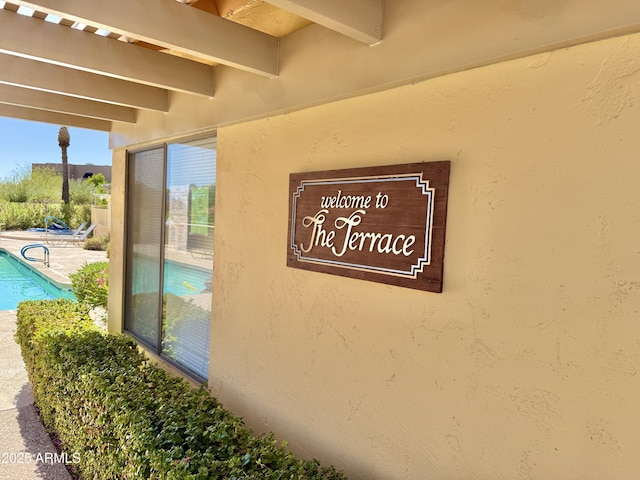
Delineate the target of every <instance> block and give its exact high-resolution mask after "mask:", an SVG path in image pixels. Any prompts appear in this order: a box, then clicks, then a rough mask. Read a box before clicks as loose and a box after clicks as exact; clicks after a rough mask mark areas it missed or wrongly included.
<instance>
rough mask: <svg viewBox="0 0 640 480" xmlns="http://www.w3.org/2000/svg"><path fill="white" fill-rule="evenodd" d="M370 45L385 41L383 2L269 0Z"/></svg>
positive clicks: (362, 0) (361, 0)
mask: <svg viewBox="0 0 640 480" xmlns="http://www.w3.org/2000/svg"><path fill="white" fill-rule="evenodd" d="M266 1H267V2H268V3H270V4H272V5H274V6H276V7H278V8H282V9H283V10H287V11H289V12H291V13H294V14H296V15H298V16H300V17H303V18H306V19H307V20H311V21H312V22H315V23H317V24H319V25H322V26H324V27H327V28H329V29H331V30H334V31H336V32H339V33H341V34H343V35H346V36H348V37H351V38H353V39H355V40H358V41H360V42H363V43H366V44H367V45H374V44H376V43H379V42H380V41H381V40H382V21H383V18H382V17H383V5H382V0H266Z"/></svg>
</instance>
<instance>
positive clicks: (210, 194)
mask: <svg viewBox="0 0 640 480" xmlns="http://www.w3.org/2000/svg"><path fill="white" fill-rule="evenodd" d="M215 192H216V141H215V138H214V139H211V138H208V139H202V140H196V141H191V142H185V143H179V144H171V145H169V146H168V148H167V195H166V202H167V205H166V230H165V250H164V252H165V258H164V289H163V292H164V302H165V303H164V318H163V344H162V353H163V355H165V356H167V357H169V358H170V359H172V360H173V361H174V362H176V363H178V364H180V365H182V366H183V367H185V368H187V369H188V370H190V371H192V372H193V373H195V374H196V375H197V376H199V377H201V378H203V379H206V378H207V376H208V365H209V328H210V320H211V300H212V298H211V281H212V277H213V232H214V219H215V215H214V209H215Z"/></svg>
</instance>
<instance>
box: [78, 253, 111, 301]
mask: <svg viewBox="0 0 640 480" xmlns="http://www.w3.org/2000/svg"><path fill="white" fill-rule="evenodd" d="M69 279H70V280H71V290H72V291H73V294H74V295H75V296H76V298H77V299H78V301H79V302H82V303H86V304H88V305H91V306H92V307H103V308H107V300H108V298H109V263H108V262H93V263H86V264H85V265H83V266H82V267H81V268H79V269H78V271H76V272H75V273H72V274H70V275H69Z"/></svg>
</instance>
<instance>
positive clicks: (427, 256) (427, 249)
mask: <svg viewBox="0 0 640 480" xmlns="http://www.w3.org/2000/svg"><path fill="white" fill-rule="evenodd" d="M403 181H404V182H406V181H415V185H416V187H417V188H420V189H421V190H422V195H425V196H426V197H427V198H428V200H427V211H426V212H425V215H426V218H427V221H426V231H425V243H424V250H423V255H422V256H421V257H420V258H419V259H418V261H417V262H416V263H414V264H413V265H411V269H410V271H403V270H394V269H388V268H383V267H376V266H373V265H360V264H351V263H344V262H340V261H337V260H326V259H318V258H313V257H307V256H305V255H304V254H303V252H302V251H301V250H300V248H299V247H298V245H297V244H296V243H295V240H294V239H295V236H296V220H297V217H296V214H297V208H296V206H297V200H298V198H300V195H301V194H302V192H304V190H305V187H306V186H307V185H348V184H353V183H382V182H403ZM434 200H435V188H431V187H430V186H429V181H428V180H426V181H425V180H424V179H423V178H422V173H409V174H403V175H388V176H379V177H370V176H368V177H350V178H340V179H320V180H303V181H301V182H300V185H299V186H298V188H297V189H296V192H295V193H294V194H293V198H292V202H293V208H292V217H291V225H292V227H291V238H290V245H291V249H292V250H293V251H294V253H295V255H296V257H297V259H298V261H300V262H306V263H313V264H316V265H331V266H333V267H338V268H346V269H350V270H358V271H364V272H375V273H380V274H384V275H392V276H397V277H403V278H413V279H415V278H416V277H417V276H418V274H419V273H422V272H423V271H424V268H425V266H427V265H430V264H431V243H432V234H433V228H432V227H433V208H434Z"/></svg>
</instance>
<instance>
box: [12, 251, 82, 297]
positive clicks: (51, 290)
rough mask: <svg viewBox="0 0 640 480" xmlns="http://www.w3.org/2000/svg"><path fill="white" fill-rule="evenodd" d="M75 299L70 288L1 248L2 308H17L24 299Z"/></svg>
mask: <svg viewBox="0 0 640 480" xmlns="http://www.w3.org/2000/svg"><path fill="white" fill-rule="evenodd" d="M54 298H70V299H74V298H75V297H74V295H73V293H72V292H71V290H69V289H62V288H59V287H58V286H56V285H54V284H53V283H51V282H50V281H48V280H47V279H46V278H44V277H43V276H41V275H40V274H38V273H37V272H35V271H34V270H32V269H31V268H29V267H28V266H26V265H24V264H23V263H22V262H21V261H20V260H17V259H16V258H14V257H13V256H12V255H10V254H9V253H7V252H6V251H2V250H0V310H15V309H16V308H17V306H18V303H20V302H21V301H23V300H52V299H54Z"/></svg>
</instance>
